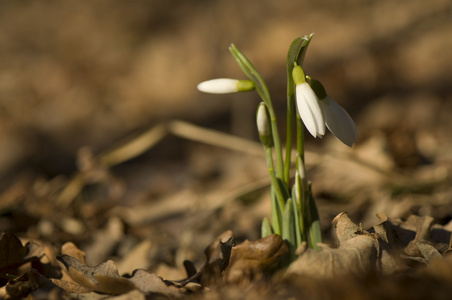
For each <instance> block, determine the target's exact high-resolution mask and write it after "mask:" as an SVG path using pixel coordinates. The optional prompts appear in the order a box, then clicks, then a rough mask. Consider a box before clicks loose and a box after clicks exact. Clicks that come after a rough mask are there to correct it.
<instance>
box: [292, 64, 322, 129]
mask: <svg viewBox="0 0 452 300" xmlns="http://www.w3.org/2000/svg"><path fill="white" fill-rule="evenodd" d="M292 77H293V80H294V82H295V84H296V88H295V94H296V99H297V109H298V114H299V115H300V117H301V119H302V120H303V123H304V126H305V127H306V129H307V130H308V131H309V133H310V134H311V135H312V136H313V137H322V136H323V135H324V134H325V121H324V116H323V111H322V108H321V107H320V103H319V99H318V98H317V96H316V94H315V93H314V91H313V90H312V88H311V86H310V85H309V84H308V83H307V82H306V76H305V73H304V71H303V69H302V68H301V67H300V66H298V65H296V66H295V67H294V68H293V71H292Z"/></svg>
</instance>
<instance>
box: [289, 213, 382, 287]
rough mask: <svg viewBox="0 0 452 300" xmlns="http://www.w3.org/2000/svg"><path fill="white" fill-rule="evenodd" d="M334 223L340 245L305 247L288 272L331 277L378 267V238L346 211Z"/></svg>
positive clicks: (358, 272)
mask: <svg viewBox="0 0 452 300" xmlns="http://www.w3.org/2000/svg"><path fill="white" fill-rule="evenodd" d="M333 222H335V223H336V234H337V238H338V240H339V242H340V246H339V248H337V249H330V248H322V250H313V249H305V250H303V251H302V252H301V253H299V254H300V256H299V257H298V259H297V260H296V261H295V262H293V263H292V265H291V266H290V267H289V269H288V271H287V274H300V275H309V276H312V277H317V278H329V277H333V276H337V275H343V274H349V273H352V274H362V273H364V272H369V271H374V270H376V269H377V268H378V264H377V263H378V259H379V243H378V240H377V239H376V238H375V237H373V236H372V235H371V234H370V233H369V232H367V231H365V230H363V229H362V228H360V227H359V226H357V225H356V224H354V223H353V222H352V221H351V220H350V219H349V218H348V216H347V214H346V213H341V214H339V215H338V216H336V218H335V219H334V221H333Z"/></svg>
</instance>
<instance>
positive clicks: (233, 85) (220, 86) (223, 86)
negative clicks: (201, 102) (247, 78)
mask: <svg viewBox="0 0 452 300" xmlns="http://www.w3.org/2000/svg"><path fill="white" fill-rule="evenodd" d="M238 83H239V80H238V79H231V78H217V79H211V80H207V81H203V82H201V83H200V84H198V90H199V91H201V92H204V93H211V94H230V93H237V92H238V91H239V90H238Z"/></svg>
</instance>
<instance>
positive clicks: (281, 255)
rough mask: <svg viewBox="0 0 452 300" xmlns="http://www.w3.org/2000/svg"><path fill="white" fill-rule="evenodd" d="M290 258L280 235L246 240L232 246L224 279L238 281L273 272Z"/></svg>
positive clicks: (229, 281) (230, 281)
mask: <svg viewBox="0 0 452 300" xmlns="http://www.w3.org/2000/svg"><path fill="white" fill-rule="evenodd" d="M288 258H289V248H288V247H287V244H286V243H285V242H284V241H283V240H282V238H281V236H279V235H276V234H271V235H269V236H267V237H265V238H261V239H259V240H257V241H252V242H250V241H249V240H246V241H245V242H243V243H241V244H239V245H238V246H236V247H234V248H232V253H231V258H230V259H229V266H228V268H227V269H226V271H225V273H224V281H225V282H228V283H232V282H234V283H237V282H243V280H251V279H253V278H256V277H259V276H263V275H266V274H271V273H272V272H273V271H275V270H276V269H278V268H279V267H280V266H281V265H283V264H284V263H286V262H287V260H288Z"/></svg>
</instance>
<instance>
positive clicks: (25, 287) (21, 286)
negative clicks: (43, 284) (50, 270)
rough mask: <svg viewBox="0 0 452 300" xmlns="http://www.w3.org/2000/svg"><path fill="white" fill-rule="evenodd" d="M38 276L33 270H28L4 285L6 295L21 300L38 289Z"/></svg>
mask: <svg viewBox="0 0 452 300" xmlns="http://www.w3.org/2000/svg"><path fill="white" fill-rule="evenodd" d="M39 284H40V275H39V273H38V271H36V270H35V269H30V270H28V271H27V272H25V273H24V274H22V275H21V276H19V277H18V278H16V279H14V280H11V281H10V282H8V284H7V285H6V293H7V294H8V295H9V296H10V297H11V298H15V299H17V298H22V297H25V296H27V295H28V294H30V293H31V292H33V291H35V290H36V289H38V287H39Z"/></svg>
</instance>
